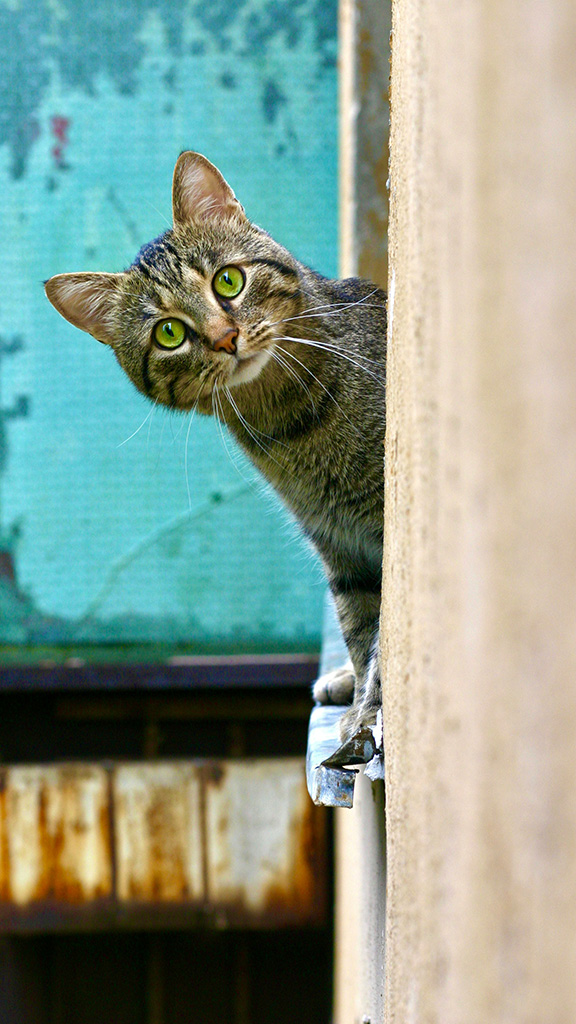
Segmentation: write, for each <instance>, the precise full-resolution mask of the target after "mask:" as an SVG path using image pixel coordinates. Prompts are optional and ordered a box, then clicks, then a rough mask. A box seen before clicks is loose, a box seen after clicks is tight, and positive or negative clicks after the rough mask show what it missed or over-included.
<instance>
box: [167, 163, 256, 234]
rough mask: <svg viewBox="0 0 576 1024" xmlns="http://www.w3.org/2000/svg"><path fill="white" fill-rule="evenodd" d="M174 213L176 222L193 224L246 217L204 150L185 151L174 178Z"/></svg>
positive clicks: (175, 169) (177, 164)
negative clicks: (209, 218)
mask: <svg viewBox="0 0 576 1024" xmlns="http://www.w3.org/2000/svg"><path fill="white" fill-rule="evenodd" d="M172 214H173V218H174V224H175V225H177V224H190V223H193V222H196V223H197V222H199V221H203V220H206V219H207V218H208V217H221V218H226V217H231V216H238V215H240V216H242V217H243V216H244V209H243V207H242V206H241V205H240V203H239V202H238V200H237V199H236V196H235V195H234V193H233V191H232V189H231V188H230V185H229V184H228V182H227V181H226V180H225V179H224V178H223V177H222V175H221V174H220V171H219V170H218V168H217V167H215V166H214V164H211V163H210V161H209V160H207V159H206V157H205V156H202V154H201V153H193V152H191V151H190V150H189V151H188V152H186V153H181V154H180V156H179V157H178V160H177V161H176V167H175V168H174V178H173V181H172Z"/></svg>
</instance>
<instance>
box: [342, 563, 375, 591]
mask: <svg viewBox="0 0 576 1024" xmlns="http://www.w3.org/2000/svg"><path fill="white" fill-rule="evenodd" d="M330 589H331V590H333V591H334V593H336V594H350V593H353V592H354V591H363V592H364V593H370V594H379V593H380V591H381V589H382V574H381V573H380V572H378V571H375V570H374V569H372V568H371V567H370V566H368V565H366V566H364V567H363V568H361V569H359V570H356V571H355V572H353V573H338V574H337V575H335V576H332V577H331V579H330Z"/></svg>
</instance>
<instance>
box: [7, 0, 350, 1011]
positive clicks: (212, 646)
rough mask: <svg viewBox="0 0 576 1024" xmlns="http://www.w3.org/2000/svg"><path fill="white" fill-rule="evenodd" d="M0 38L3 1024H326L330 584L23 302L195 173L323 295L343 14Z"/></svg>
mask: <svg viewBox="0 0 576 1024" xmlns="http://www.w3.org/2000/svg"><path fill="white" fill-rule="evenodd" d="M0 40H1V42H0V52H1V56H2V59H1V60H0V96H1V102H0V182H1V194H2V201H1V204H0V230H1V237H2V243H3V244H2V272H1V274H0V644H1V648H0V659H1V668H0V758H1V760H2V765H1V767H0V974H1V977H2V984H1V986H0V1019H1V1020H2V1024H91V1022H93V1021H94V1022H96V1021H98V1022H99V1024H101V1022H102V1021H114V1024H129V1022H130V1024H172V1022H176V1021H178V1024H186V1022H200V1021H201V1022H202V1024H210V1022H211V1021H214V1022H216V1021H218V1022H221V1021H224V1020H226V1021H230V1022H237V1024H249V1022H254V1024H257V1022H260V1021H271V1020H274V1021H278V1022H282V1021H284V1020H285V1021H293V1020H298V1021H299V1022H301V1024H306V1022H308V1021H310V1022H314V1024H322V1022H326V1024H327V1022H328V1021H329V1020H330V1015H331V983H332V974H331V971H332V966H331V964H332V952H331V947H332V915H331V911H330V886H331V881H330V874H331V867H330V863H331V858H330V846H331V840H330V830H329V827H328V824H329V823H328V819H327V818H326V816H325V815H324V814H323V813H322V812H323V809H319V808H314V807H313V806H312V804H311V802H310V801H309V798H308V796H307V794H306V791H305V785H304V773H303V755H304V752H305V748H306V733H307V720H308V715H309V711H310V697H309V684H310V683H311V682H312V680H313V679H314V677H315V674H316V671H317V662H318V653H319V649H320V645H321V634H322V616H323V606H324V597H325V590H326V588H325V583H324V579H323V575H322V572H321V570H320V567H319V564H318V562H317V560H316V558H315V556H314V555H313V553H312V552H311V551H310V549H309V548H308V546H307V545H306V544H305V543H304V542H303V540H302V539H301V537H300V536H299V535H298V531H297V529H296V527H295V525H294V524H293V523H292V522H291V521H290V519H289V518H288V517H287V515H286V514H285V513H284V512H283V511H282V509H281V508H280V506H279V504H278V502H277V501H276V499H275V497H274V495H273V494H272V493H271V492H270V491H269V489H268V488H267V487H265V486H264V484H263V482H262V481H261V480H259V479H258V478H257V475H256V473H255V472H254V471H253V470H252V469H251V467H250V466H249V464H248V463H247V462H246V460H245V459H244V458H243V457H242V455H241V454H240V453H239V451H238V450H237V449H235V447H234V444H233V442H232V440H231V439H227V440H226V443H225V444H224V443H223V440H222V437H221V435H220V433H219V431H218V428H217V426H216V424H215V423H213V422H211V421H209V420H206V419H204V420H202V419H200V418H197V419H196V420H195V421H194V423H193V426H192V429H191V430H190V432H188V420H187V419H186V418H185V417H178V416H176V415H172V414H170V413H168V412H167V411H165V410H161V409H158V408H155V409H153V410H152V408H151V406H150V405H149V404H146V402H145V400H144V399H143V398H142V397H141V396H140V395H139V394H138V393H137V392H136V391H135V390H134V389H133V388H132V387H131V385H130V384H129V383H128V381H127V379H126V378H125V376H124V375H123V374H122V372H121V371H120V369H119V367H118V366H117V364H116V362H115V360H114V358H113V355H112V353H111V352H110V351H109V350H108V349H107V348H105V347H104V346H102V345H99V344H97V343H96V342H95V341H94V340H93V339H91V338H89V337H88V336H87V335H84V334H82V333H80V332H79V331H76V330H75V329H74V328H72V327H71V326H69V325H68V324H67V323H65V322H64V321H63V320H62V319H61V318H60V317H59V316H58V315H57V314H56V312H55V311H54V310H53V308H52V307H51V306H50V304H49V303H48V301H47V300H46V298H45V296H44V291H43V287H42V282H43V281H44V280H45V279H47V278H49V277H50V276H51V275H53V274H56V273H61V272H65V271H77V270H105V271H118V270H121V269H123V268H124V267H126V266H127V265H129V264H130V263H131V262H132V260H133V258H134V256H135V254H136V252H137V251H138V250H139V248H140V246H141V245H142V244H143V243H144V242H146V241H148V240H150V239H151V238H153V237H155V236H157V235H158V234H160V233H161V232H162V231H164V230H165V228H166V227H167V226H169V224H170V220H171V203H170V191H171V178H172V171H173V167H174V163H175V161H176V158H177V156H178V154H179V153H180V152H181V151H182V150H183V149H195V150H198V151H200V152H202V153H204V154H205V155H206V156H207V157H208V158H209V159H210V160H211V161H212V162H213V163H215V164H216V165H217V166H218V167H219V168H220V170H221V171H222V173H223V174H224V176H225V177H226V178H227V180H228V181H229V182H230V184H231V186H232V187H233V189H234V191H235V192H236V194H237V195H238V197H239V199H240V201H241V202H242V204H243V205H244V207H245V209H246V211H247V213H248V215H249V217H250V218H251V219H252V220H254V221H256V223H258V224H260V225H261V226H262V227H264V228H265V229H266V230H268V231H269V232H270V233H271V234H272V235H273V236H274V237H275V238H276V239H277V240H278V241H280V242H281V243H283V244H284V245H285V246H287V247H288V248H289V249H290V250H291V251H292V252H293V253H294V254H295V255H296V256H297V257H298V258H299V259H300V260H302V261H303V262H305V263H308V264H309V265H311V266H312V267H314V268H315V269H317V270H319V271H320V272H322V273H323V274H326V275H332V276H335V275H336V274H337V271H338V252H337V248H338V247H337V66H336V59H337V2H336V0H239V2H237V3H236V4H227V3H224V2H223V0H212V2H211V3H210V4H207V3H204V2H203V0H121V2H118V0H116V2H112V0H99V2H98V3H90V2H88V0H0Z"/></svg>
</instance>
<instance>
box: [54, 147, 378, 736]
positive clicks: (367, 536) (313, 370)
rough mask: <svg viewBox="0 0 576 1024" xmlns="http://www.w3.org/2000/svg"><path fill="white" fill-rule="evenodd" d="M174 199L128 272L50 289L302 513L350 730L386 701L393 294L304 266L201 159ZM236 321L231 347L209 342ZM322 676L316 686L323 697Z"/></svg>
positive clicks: (74, 316)
mask: <svg viewBox="0 0 576 1024" xmlns="http://www.w3.org/2000/svg"><path fill="white" fill-rule="evenodd" d="M173 207H174V226H173V228H171V229H170V230H168V231H166V232H165V234H163V235H162V236H161V237H160V238H157V239H156V240H154V241H153V242H149V243H148V244H147V245H145V246H144V247H143V248H142V249H141V250H140V252H139V254H138V256H137V257H136V260H135V261H134V263H133V265H132V266H131V267H130V268H129V269H128V270H127V271H125V272H124V273H121V274H117V275H96V274H95V275H89V274H72V275H59V276H58V277H56V278H52V279H51V281H49V282H47V285H46V290H47V293H48V296H49V298H50V299H51V301H52V302H53V304H54V305H55V306H56V308H57V309H58V310H59V312H61V313H62V314H63V315H64V316H66V317H67V318H68V319H70V320H71V321H72V322H73V323H75V324H76V325H77V326H79V327H81V328H83V329H84V330H88V331H89V332H90V333H92V334H94V335H95V336H96V337H98V339H99V340H100V341H104V342H106V343H108V344H110V345H111V346H112V348H113V350H114V352H115V354H116V357H117V358H118V360H119V362H120V364H121V365H122V367H123V368H124V370H125V371H126V373H127V374H128V376H129V377H130V379H131V380H132V382H133V383H134V384H135V385H136V387H137V388H138V389H139V390H140V391H142V392H143V393H144V394H146V395H147V396H148V397H149V398H150V399H152V401H154V402H159V403H161V404H164V405H166V406H168V407H170V408H171V409H176V410H180V411H183V412H189V411H190V410H192V409H194V408H196V409H197V411H198V412H199V413H201V414H205V415H211V414H214V413H216V414H217V415H219V416H220V418H221V419H223V420H224V421H225V422H226V424H227V426H228V427H229V429H230V430H231V431H232V433H233V434H234V436H235V437H236V439H237V440H238V442H239V443H240V445H241V446H242V447H243V449H244V450H245V451H246V453H247V454H248V455H249V456H250V458H251V459H252V460H253V462H254V463H255V464H256V465H257V466H258V468H259V469H260V470H261V472H262V473H263V474H264V476H265V477H266V478H267V479H268V480H269V481H270V482H271V483H272V484H273V486H274V487H275V488H276V490H277V492H278V494H279V495H280V496H281V498H282V500H283V501H284V502H285V504H286V505H287V507H288V508H289V509H290V510H291V511H292V512H293V514H294V515H295V516H296V518H297V520H298V521H299V523H300V524H301V526H302V528H303V529H304V531H305V533H306V534H307V536H308V537H309V539H310V540H311V542H312V543H313V545H314V546H315V547H316V549H317V551H318V552H319V554H320V556H321V558H322V561H323V563H324V566H325V569H326V573H327V576H328V580H329V583H330V587H331V589H332V592H333V594H334V597H335V600H336V605H337V608H338V613H339V616H340V621H341V624H342V629H343V633H344V637H345V639H346V642H347V645H348V649H349V652H350V657H351V660H352V664H353V666H354V673H355V677H356V687H355V695H354V702H353V707H352V709H351V711H350V712H349V714H348V716H347V725H346V729H347V731H348V732H350V731H352V730H354V729H355V728H356V727H357V726H358V725H360V724H364V723H365V722H367V721H370V720H372V719H373V717H374V714H375V710H376V708H377V706H378V703H379V675H378V670H377V659H376V655H375V645H376V639H377V634H378V616H379V609H380V588H381V559H382V528H383V451H384V449H383V441H384V419H385V415H384V373H385V346H386V340H385V339H386V307H385V299H386V297H385V295H384V293H383V292H381V291H379V290H378V289H376V288H375V287H374V285H373V284H371V283H370V282H368V281H363V280H359V279H349V280H345V281H334V280H328V279H326V278H324V277H321V276H320V275H319V274H317V273H315V272H314V271H312V270H310V269H308V268H307V267H305V266H304V265H303V264H301V263H299V262H298V261H297V260H296V259H295V258H294V257H293V256H292V255H291V254H290V253H289V252H287V250H286V249H284V248H283V247H282V246H281V245H279V244H278V243H277V242H275V241H274V240H273V239H272V238H270V237H269V236H268V235H267V234H266V233H265V232H264V231H262V230H261V229H260V228H258V227H256V226H255V225H254V224H252V223H251V222H250V221H249V220H248V219H247V218H246V216H245V214H244V211H243V209H242V207H241V206H240V204H239V203H238V202H237V200H236V198H235V196H234V195H233V193H232V190H231V189H230V188H229V186H228V185H227V184H226V183H225V182H224V179H223V178H222V177H221V175H220V174H219V172H218V171H217V170H216V168H213V167H212V165H211V164H209V163H208V161H206V160H205V159H204V158H203V157H200V156H199V155H197V154H183V156H182V157H181V158H180V160H179V162H178V164H177V167H176V171H175V176H174V191H173ZM229 265H233V266H236V267H239V268H240V269H241V270H242V272H243V274H244V278H245V285H244V288H243V290H242V291H241V293H240V294H239V295H238V296H237V297H236V298H233V299H224V298H221V297H219V296H218V295H217V294H216V293H215V291H214V288H213V281H214V277H215V275H216V273H217V272H218V271H220V270H221V269H222V268H224V267H226V266H229ZM111 278H114V279H115V280H114V284H115V287H114V288H111V287H110V282H111ZM78 281H80V282H81V285H79V284H78ZM102 281H104V284H105V288H104V287H103V286H102ZM91 285H92V286H93V294H91V293H90V287H91ZM80 287H82V289H83V291H82V294H80V290H79V289H80ZM75 289H76V290H77V299H76V301H75V300H74V294H75ZM91 309H94V310H97V311H98V329H96V322H95V321H94V322H93V321H91V320H90V310H91ZM165 318H178V319H180V320H182V321H183V322H184V324H185V325H186V329H187V336H186V340H185V342H184V344H182V345H181V346H180V347H179V348H176V349H170V350H165V349H162V348H160V347H159V346H158V344H157V343H156V342H155V338H154V327H155V325H156V324H157V323H158V321H160V320H162V319H165ZM102 325H104V326H102ZM231 328H234V329H235V330H237V331H238V336H237V341H236V345H237V350H236V352H235V353H229V352H228V351H222V350H219V351H217V350H215V349H214V343H215V341H216V340H217V339H218V338H220V337H222V336H224V335H225V334H226V332H230V329H231ZM339 678H340V680H341V679H342V678H343V677H342V673H341V674H340V677H339ZM324 682H325V685H324V686H320V687H318V688H317V691H316V692H317V695H318V696H320V697H321V698H322V699H327V695H329V692H330V686H329V680H328V681H324ZM345 690H346V688H345V687H344V691H343V692H345ZM338 692H339V693H340V694H341V692H342V687H341V686H340V689H339V691H338ZM339 699H341V697H340V698H339Z"/></svg>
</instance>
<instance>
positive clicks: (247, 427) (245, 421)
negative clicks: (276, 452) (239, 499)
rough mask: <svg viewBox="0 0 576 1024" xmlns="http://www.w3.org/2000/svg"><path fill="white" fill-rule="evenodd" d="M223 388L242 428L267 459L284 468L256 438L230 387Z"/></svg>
mask: <svg viewBox="0 0 576 1024" xmlns="http://www.w3.org/2000/svg"><path fill="white" fill-rule="evenodd" d="M224 390H225V392H226V397H227V399H228V401H229V402H230V405H231V406H232V408H233V410H234V412H235V413H236V415H237V417H238V419H239V420H240V423H242V425H243V426H244V429H245V430H246V432H247V433H248V434H249V435H250V437H251V438H252V440H253V441H254V442H255V443H256V444H257V445H258V447H259V448H261V449H262V451H263V452H264V454H265V455H267V456H268V458H269V459H272V462H275V463H276V465H277V466H279V467H280V469H285V468H286V467H285V466H283V465H282V464H281V463H280V462H278V459H275V458H274V456H273V455H272V453H271V451H270V448H267V447H266V445H264V444H262V443H261V442H260V441H259V440H258V438H257V437H256V434H255V433H254V431H255V430H256V427H252V426H251V425H250V424H249V423H248V421H247V420H246V419H244V416H243V415H242V413H241V412H240V410H239V408H238V406H237V405H236V402H235V401H234V399H233V398H232V394H231V392H230V388H229V387H228V385H226V386H225V388H224ZM257 433H258V434H261V436H262V437H268V438H269V440H270V441H275V440H276V439H275V438H273V437H269V435H268V434H262V431H260V430H258V431H257ZM277 443H281V442H277ZM283 447H284V448H286V447H287V445H283Z"/></svg>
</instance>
